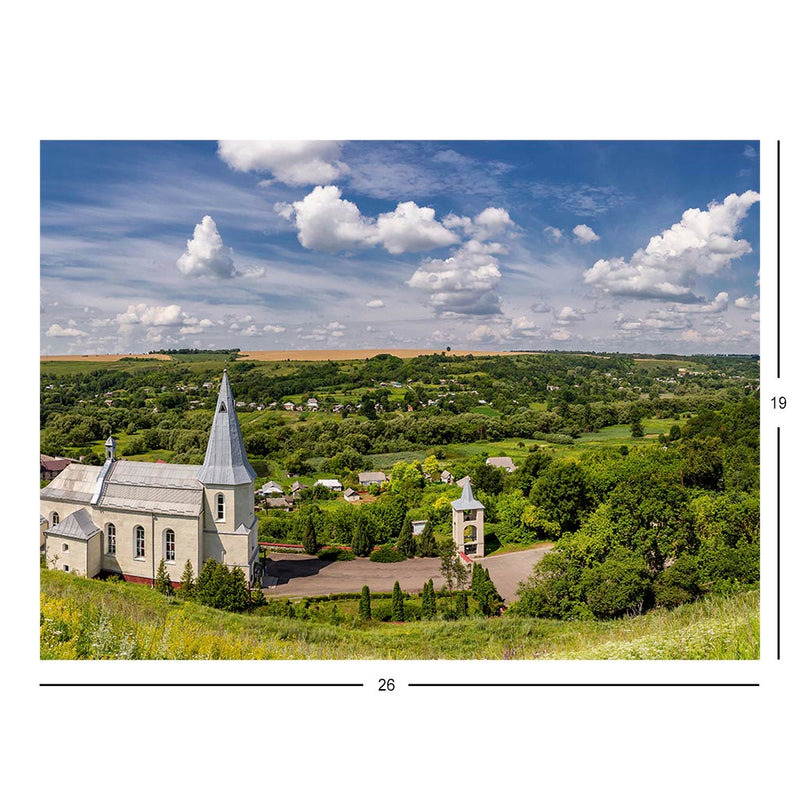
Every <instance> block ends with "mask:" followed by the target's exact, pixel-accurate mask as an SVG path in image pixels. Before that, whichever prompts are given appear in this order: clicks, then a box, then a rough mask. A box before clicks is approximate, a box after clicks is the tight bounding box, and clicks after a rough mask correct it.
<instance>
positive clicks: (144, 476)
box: [97, 461, 203, 517]
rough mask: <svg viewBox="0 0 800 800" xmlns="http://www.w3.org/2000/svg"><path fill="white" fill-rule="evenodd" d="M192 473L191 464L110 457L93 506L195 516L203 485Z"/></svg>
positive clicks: (199, 506) (194, 472) (200, 506)
mask: <svg viewBox="0 0 800 800" xmlns="http://www.w3.org/2000/svg"><path fill="white" fill-rule="evenodd" d="M196 474H197V467H196V466H193V465H191V464H154V463H148V462H146V461H114V462H113V465H112V467H111V469H110V470H109V473H108V476H107V477H106V479H105V483H104V485H103V491H102V493H101V494H100V498H99V500H98V502H97V507H98V508H104V509H105V508H109V509H121V510H126V511H144V512H146V513H151V512H152V513H160V514H177V515H179V516H187V517H197V516H200V510H201V508H202V505H203V486H202V484H201V483H200V481H198V480H197V477H196Z"/></svg>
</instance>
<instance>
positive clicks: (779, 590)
mask: <svg viewBox="0 0 800 800" xmlns="http://www.w3.org/2000/svg"><path fill="white" fill-rule="evenodd" d="M776 483H777V484H778V486H777V498H776V509H775V513H776V514H777V515H778V519H777V525H776V527H777V531H778V597H777V603H778V661H780V660H781V427H780V425H779V426H778V472H777V481H776Z"/></svg>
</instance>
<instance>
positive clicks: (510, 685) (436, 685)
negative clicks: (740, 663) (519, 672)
mask: <svg viewBox="0 0 800 800" xmlns="http://www.w3.org/2000/svg"><path fill="white" fill-rule="evenodd" d="M760 685H761V684H759V683H409V684H408V686H409V687H415V688H416V687H431V688H444V687H450V688H455V689H464V688H470V687H472V688H474V687H483V686H485V687H501V686H502V687H507V688H515V687H526V686H530V687H541V688H556V687H558V688H560V687H564V688H566V687H594V686H603V687H610V688H617V687H653V686H663V687H678V686H692V687H695V686H700V687H703V686H722V687H726V686H727V687H741V686H747V687H753V686H760Z"/></svg>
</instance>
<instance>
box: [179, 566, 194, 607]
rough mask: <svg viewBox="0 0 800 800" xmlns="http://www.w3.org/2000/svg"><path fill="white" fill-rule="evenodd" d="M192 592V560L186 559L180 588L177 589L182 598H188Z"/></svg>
mask: <svg viewBox="0 0 800 800" xmlns="http://www.w3.org/2000/svg"><path fill="white" fill-rule="evenodd" d="M193 594H194V569H192V562H191V560H190V559H188V558H187V559H186V563H185V564H184V566H183V574H182V575H181V588H180V589H178V595H179V596H180V597H182V598H183V599H184V600H188V599H189V598H191V597H192V595H193Z"/></svg>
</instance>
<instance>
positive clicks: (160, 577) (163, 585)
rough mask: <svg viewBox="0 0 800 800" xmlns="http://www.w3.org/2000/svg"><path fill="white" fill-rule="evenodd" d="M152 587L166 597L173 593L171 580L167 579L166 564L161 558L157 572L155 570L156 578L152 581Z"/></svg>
mask: <svg viewBox="0 0 800 800" xmlns="http://www.w3.org/2000/svg"><path fill="white" fill-rule="evenodd" d="M153 588H154V589H155V590H156V591H157V592H161V594H165V595H167V596H168V597H169V596H171V595H172V594H173V590H172V581H170V579H169V573H168V572H167V565H166V564H165V563H164V559H163V558H162V559H161V561H159V562H158V572H156V578H155V581H153Z"/></svg>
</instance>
